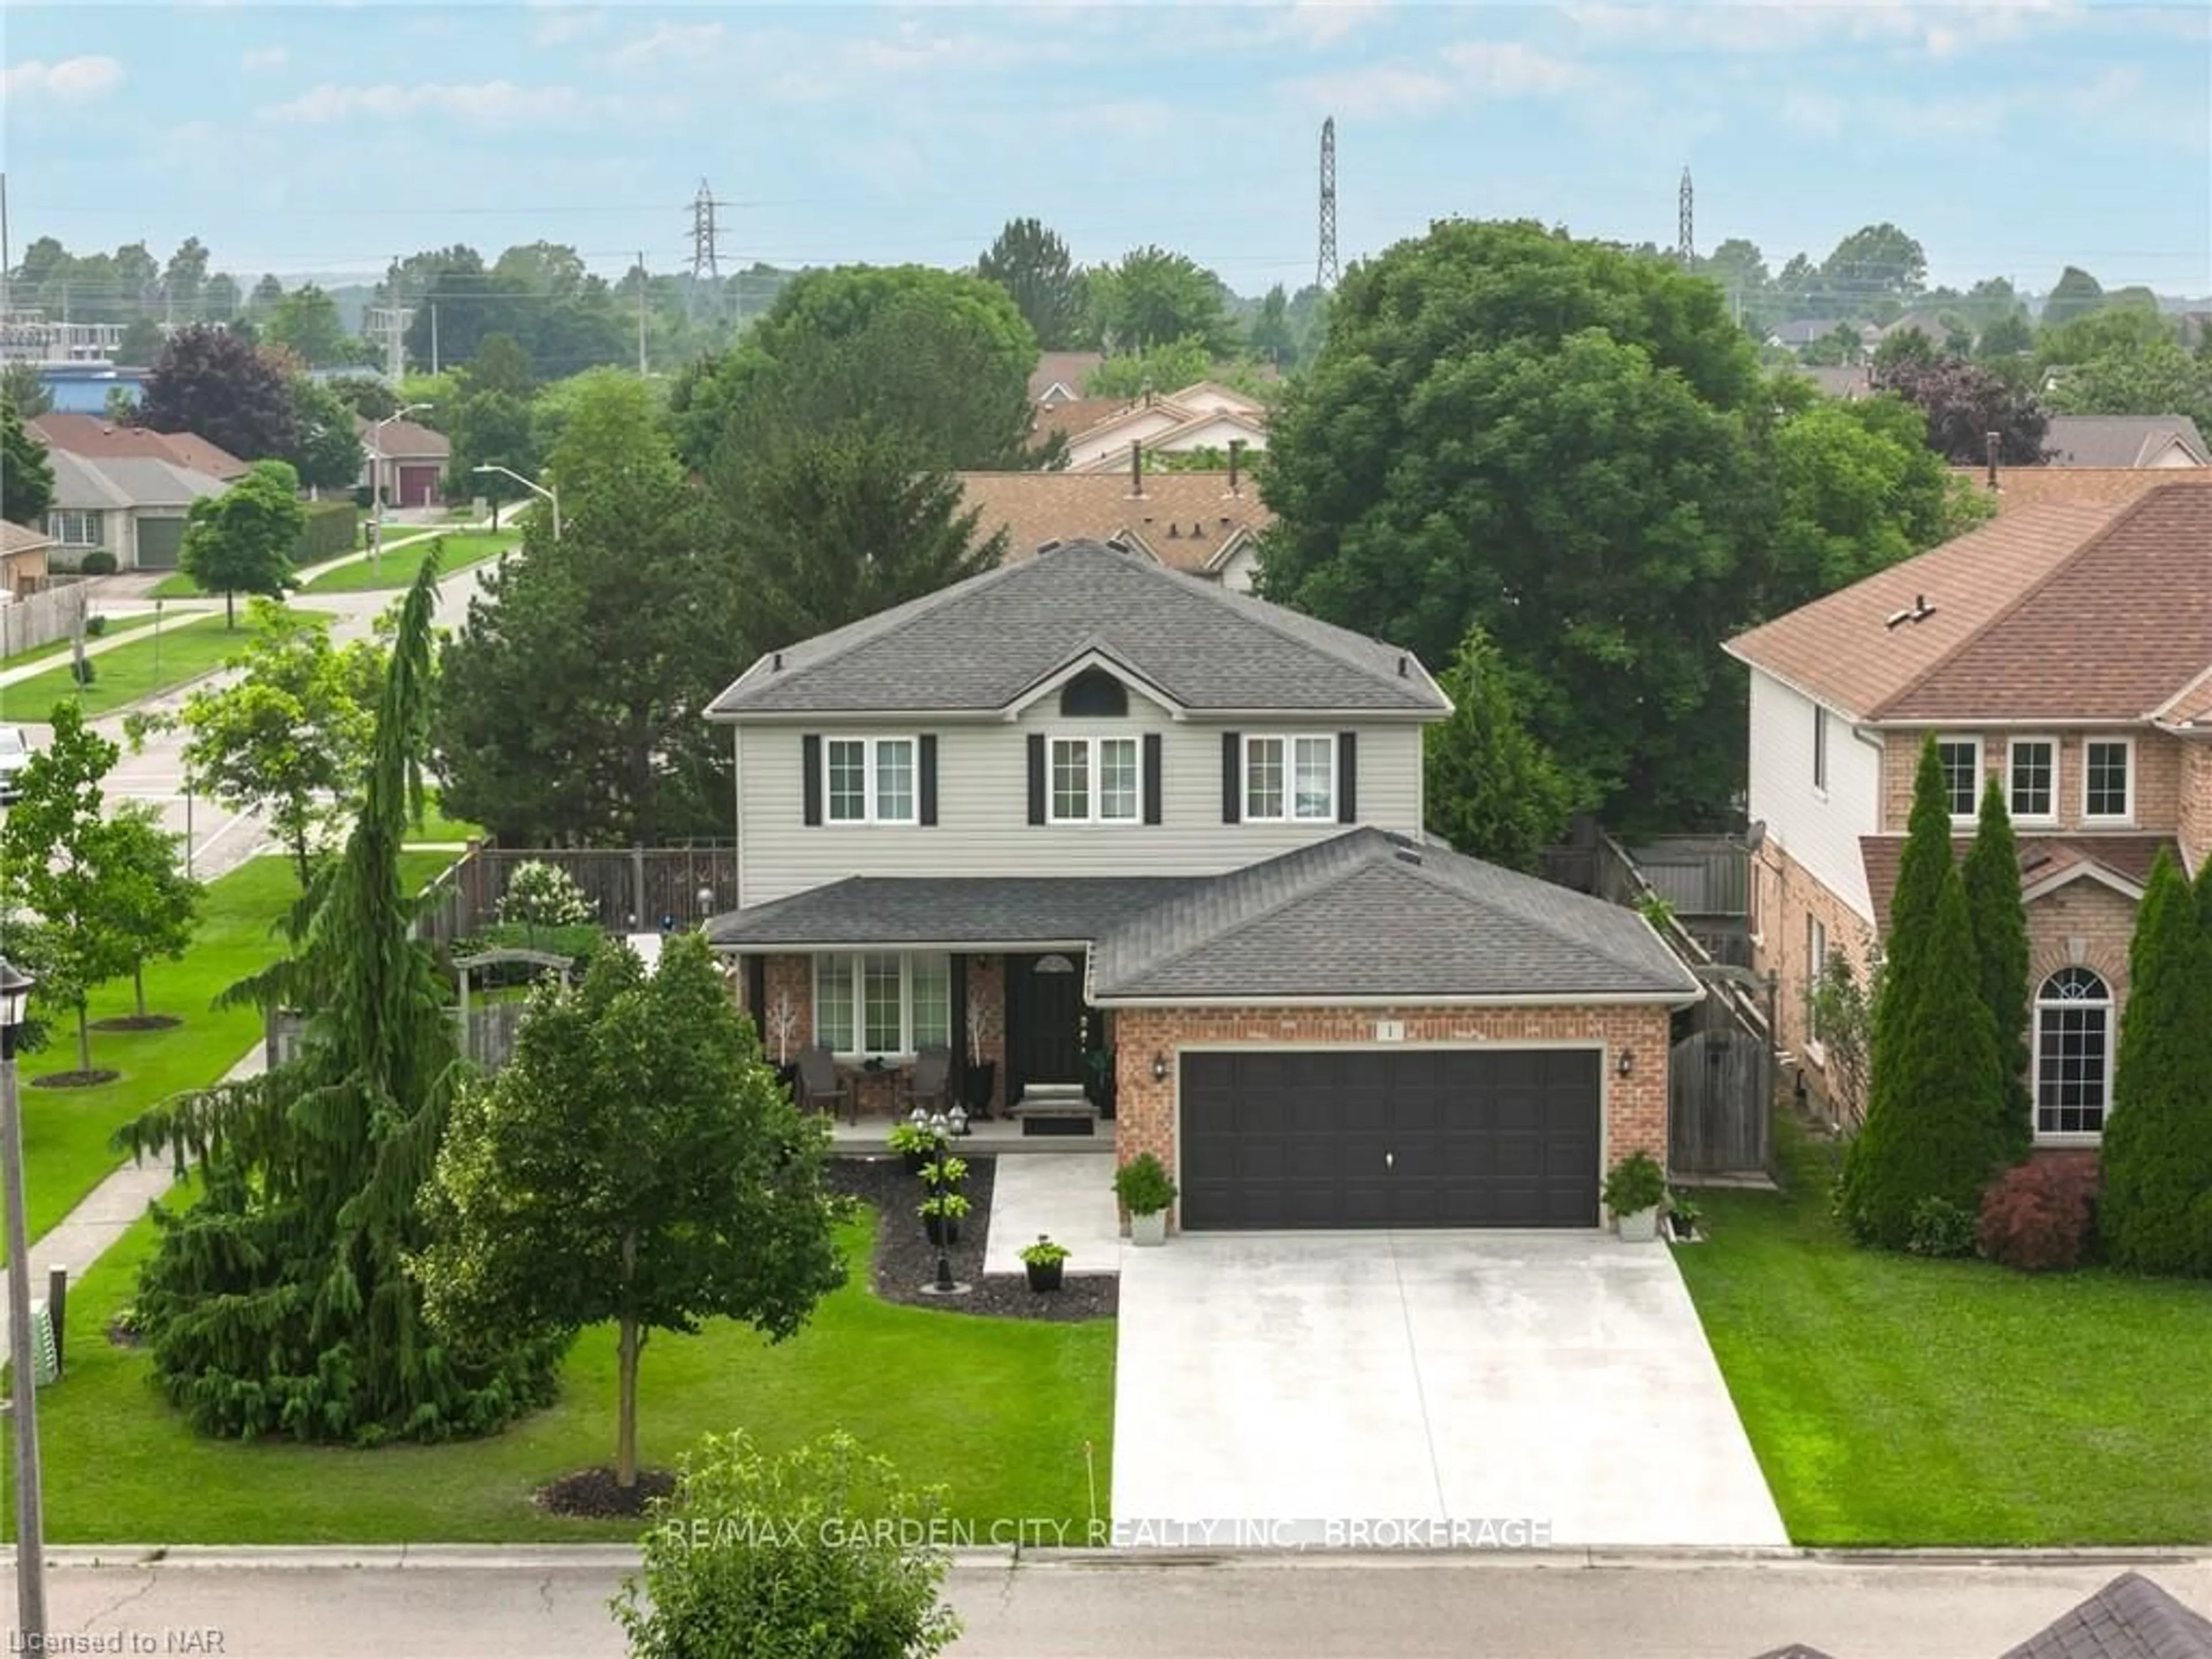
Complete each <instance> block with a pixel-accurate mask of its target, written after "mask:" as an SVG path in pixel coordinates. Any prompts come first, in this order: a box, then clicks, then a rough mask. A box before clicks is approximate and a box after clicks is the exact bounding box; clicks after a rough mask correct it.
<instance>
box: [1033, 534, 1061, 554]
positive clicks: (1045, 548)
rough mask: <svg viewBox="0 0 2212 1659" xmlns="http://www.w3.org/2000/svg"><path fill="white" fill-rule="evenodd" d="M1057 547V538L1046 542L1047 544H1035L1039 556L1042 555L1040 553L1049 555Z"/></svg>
mask: <svg viewBox="0 0 2212 1659" xmlns="http://www.w3.org/2000/svg"><path fill="white" fill-rule="evenodd" d="M1059 545H1060V539H1059V538H1058V537H1054V538H1053V539H1052V540H1051V541H1048V542H1039V543H1038V544H1037V551H1038V552H1039V553H1041V554H1042V553H1049V552H1051V551H1052V550H1054V548H1056V547H1058V546H1059Z"/></svg>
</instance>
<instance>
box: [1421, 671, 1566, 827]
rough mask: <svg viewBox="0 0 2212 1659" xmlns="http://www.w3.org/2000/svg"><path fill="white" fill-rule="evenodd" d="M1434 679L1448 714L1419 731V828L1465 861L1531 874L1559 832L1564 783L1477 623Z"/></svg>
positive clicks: (1563, 817) (1562, 822)
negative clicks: (1422, 806)
mask: <svg viewBox="0 0 2212 1659" xmlns="http://www.w3.org/2000/svg"><path fill="white" fill-rule="evenodd" d="M1437 684H1438V686H1439V687H1440V688H1441V689H1442V690H1443V693H1444V695H1445V696H1449V698H1450V699H1451V700H1452V713H1451V717H1450V718H1449V720H1443V721H1442V722H1440V723H1439V724H1437V725H1435V726H1430V727H1429V728H1428V730H1427V731H1426V732H1424V733H1423V734H1422V748H1423V752H1424V755H1425V760H1424V763H1423V764H1424V768H1425V774H1426V777H1425V781H1426V785H1427V787H1426V791H1425V793H1426V794H1427V797H1428V809H1429V826H1428V827H1429V828H1430V829H1433V830H1435V831H1436V832H1437V834H1438V835H1440V836H1443V838H1444V839H1445V840H1446V841H1447V842H1450V843H1451V845H1452V847H1453V848H1454V849H1455V850H1456V851H1458V852H1462V853H1465V854H1468V856H1469V857H1471V858H1478V859H1487V860H1490V861H1491V862H1492V863H1493V864H1502V865H1504V866H1506V867H1507V868H1509V869H1513V870H1534V868H1535V867H1536V864H1537V860H1538V856H1539V855H1540V854H1541V853H1542V852H1543V850H1544V849H1545V848H1547V847H1553V846H1556V845H1558V843H1559V841H1560V839H1561V838H1562V836H1564V835H1565V831H1566V828H1567V821H1568V819H1569V817H1571V816H1572V814H1573V811H1574V807H1575V801H1574V794H1573V791H1572V789H1571V787H1570V785H1569V784H1568V782H1567V780H1566V778H1565V775H1563V774H1562V773H1561V772H1560V770H1559V764H1558V763H1557V762H1555V761H1554V760H1553V758H1552V756H1551V754H1550V751H1548V750H1546V749H1545V747H1544V745H1543V744H1541V743H1539V742H1537V741H1536V739H1535V738H1533V737H1531V736H1530V735H1529V733H1528V728H1527V727H1526V726H1523V725H1522V723H1521V716H1520V712H1519V709H1518V708H1517V706H1516V702H1515V701H1514V693H1513V685H1512V676H1511V673H1510V670H1509V669H1508V667H1507V665H1506V664H1505V663H1504V660H1503V659H1501V658H1500V657H1499V655H1498V650H1497V647H1494V646H1492V644H1491V643H1490V641H1489V640H1488V639H1487V638H1486V637H1485V635H1484V634H1483V632H1482V630H1481V629H1480V628H1479V627H1478V628H1474V629H1469V630H1468V635H1467V637H1466V638H1465V639H1464V640H1462V641H1460V647H1459V650H1458V652H1457V653H1456V654H1455V656H1454V657H1453V658H1452V661H1451V666H1450V667H1449V668H1448V669H1446V670H1445V671H1444V672H1443V673H1442V674H1441V675H1439V676H1438V677H1437Z"/></svg>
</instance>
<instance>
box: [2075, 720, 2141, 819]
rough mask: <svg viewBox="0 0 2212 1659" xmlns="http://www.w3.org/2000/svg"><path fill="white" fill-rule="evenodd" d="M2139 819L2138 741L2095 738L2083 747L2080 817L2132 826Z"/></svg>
mask: <svg viewBox="0 0 2212 1659" xmlns="http://www.w3.org/2000/svg"><path fill="white" fill-rule="evenodd" d="M2135 816H2136V742H2135V739H2134V738H2090V739H2089V740H2088V741H2087V743H2085V744H2082V745H2081V817H2082V818H2083V820H2084V821H2085V822H2089V823H2134V822H2135Z"/></svg>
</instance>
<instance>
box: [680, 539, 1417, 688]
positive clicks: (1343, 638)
mask: <svg viewBox="0 0 2212 1659" xmlns="http://www.w3.org/2000/svg"><path fill="white" fill-rule="evenodd" d="M1094 648H1095V649H1098V650H1101V651H1103V652H1105V653H1108V654H1109V655H1111V656H1112V657H1114V658H1115V659H1118V660H1120V661H1121V662H1123V663H1126V664H1127V665H1128V666H1129V667H1130V668H1131V669H1133V670H1134V671H1136V672H1137V673H1138V674H1139V675H1141V676H1143V677H1144V678H1146V679H1147V680H1149V681H1151V682H1152V684H1155V685H1157V686H1158V687H1159V688H1160V689H1161V690H1163V691H1164V692H1166V693H1167V694H1168V695H1169V696H1171V697H1173V698H1174V699H1175V700H1176V701H1177V702H1180V703H1182V705H1183V706H1184V707H1186V708H1194V709H1218V710H1224V711H1229V710H1245V709H1256V710H1273V709H1281V710H1285V711H1297V710H1314V711H1322V710H1327V711H1332V712H1334V711H1344V712H1354V711H1358V712H1373V713H1376V714H1414V715H1419V714H1429V713H1434V714H1441V713H1442V712H1443V710H1444V708H1445V706H1446V705H1445V702H1444V700H1443V696H1442V695H1441V694H1440V693H1439V692H1438V691H1437V689H1436V687H1435V685H1434V684H1432V683H1431V680H1430V679H1429V677H1428V676H1427V675H1426V674H1425V672H1423V671H1422V669H1421V666H1420V665H1419V663H1418V662H1415V661H1414V660H1413V659H1412V657H1411V656H1410V655H1409V654H1408V653H1403V652H1401V651H1399V650H1398V649H1397V648H1396V647H1393V646H1388V645H1384V644H1382V643H1380V642H1379V641H1375V640H1370V639H1367V638H1364V637H1363V636H1362V635H1358V634H1354V633H1352V632H1350V631H1349V630H1347V629H1341V628H1336V627H1333V626H1331V625H1330V624H1328V623H1322V622H1316V621H1315V620H1314V619H1313V618H1312V617H1305V616H1301V615H1299V614H1298V613H1297V612H1296V611H1286V610H1285V609H1283V608H1282V607H1281V606H1279V605H1269V604H1267V602H1266V601H1264V600H1261V599H1255V598H1253V597H1252V596H1251V595H1249V594H1246V593H1237V592H1228V591H1225V589H1223V588H1222V587H1221V586H1219V585H1218V583H1214V582H1208V581H1202V580H1198V579H1197V578H1195V577H1193V576H1188V575H1185V574H1182V572H1180V571H1176V570H1170V569H1165V568H1162V567H1161V566H1159V565H1158V564H1156V563H1154V562H1152V560H1150V559H1147V558H1146V557H1145V556H1143V555H1142V554H1140V553H1135V552H1127V551H1123V550H1119V549H1115V548H1110V547H1108V546H1106V545H1104V544H1103V543H1099V542H1069V543H1067V544H1064V545H1062V546H1060V547H1059V548H1056V549H1054V550H1053V551H1051V552H1050V553H1048V554H1044V555H1042V556H1039V557H1036V558H1033V559H1027V560H1024V561H1023V562H1020V563H1019V564H1015V565H1011V566H1007V567H1005V568H1000V569H998V570H993V571H989V572H987V573H985V574H982V575H980V576H975V577H971V578H970V579H969V580H967V581H964V582H957V583H955V584H954V585H953V586H951V587H947V588H944V589H942V590H940V591H939V592H935V593H931V594H927V595H926V596H924V597H923V598H921V599H915V600H912V601H910V602H909V603H908V604H906V605H898V606H896V607H894V608H893V609H891V610H890V611H883V612H880V613H879V614H878V615H876V616H873V617H868V618H866V620H864V621H861V622H858V623H853V624H852V625H851V626H849V627H847V628H841V629H836V631H834V632H832V633H829V634H823V635H819V636H817V638H814V639H811V640H805V641H801V642H800V643H799V644H797V645H795V646H793V647H789V648H788V649H787V650H785V651H783V652H781V653H778V654H777V655H776V656H773V657H769V658H766V659H763V660H761V661H759V662H757V663H755V664H754V665H752V666H751V667H750V669H748V670H747V671H745V673H744V676H743V677H742V678H739V679H738V681H737V683H736V684H733V685H732V686H731V687H730V688H729V689H728V690H726V691H724V692H723V693H722V694H721V696H719V697H717V698H716V699H715V700H714V702H713V704H712V705H711V706H710V708H709V710H708V712H709V713H710V714H720V715H725V716H731V717H737V718H742V717H743V716H744V715H746V714H808V713H813V714H835V713H843V712H848V711H849V712H853V713H867V712H877V711H898V712H927V711H931V710H945V711H952V710H987V709H997V708H1005V707H1006V705H1007V704H1008V703H1010V702H1013V701H1014V700H1015V699H1016V698H1018V697H1019V696H1021V694H1022V693H1023V692H1024V691H1025V690H1030V688H1031V687H1033V686H1035V685H1036V684H1038V683H1039V682H1040V681H1042V680H1044V679H1046V678H1048V677H1049V676H1050V675H1051V674H1053V672H1054V671H1056V670H1058V669H1060V668H1061V667H1062V666H1064V665H1066V663H1067V662H1069V661H1070V660H1071V659H1073V658H1074V657H1076V656H1078V655H1079V654H1081V653H1083V652H1084V651H1085V650H1086V649H1094ZM779 660H780V662H781V666H778V662H779Z"/></svg>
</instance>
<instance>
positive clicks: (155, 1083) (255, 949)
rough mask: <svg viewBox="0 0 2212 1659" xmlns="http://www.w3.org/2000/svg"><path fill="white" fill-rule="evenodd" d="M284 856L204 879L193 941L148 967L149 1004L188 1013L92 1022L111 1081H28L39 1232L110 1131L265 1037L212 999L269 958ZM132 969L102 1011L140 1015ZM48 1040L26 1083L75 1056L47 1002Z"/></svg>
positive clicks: (105, 993) (422, 874)
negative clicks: (140, 1027) (124, 1026)
mask: <svg viewBox="0 0 2212 1659" xmlns="http://www.w3.org/2000/svg"><path fill="white" fill-rule="evenodd" d="M400 857H401V860H402V862H401V866H400V875H401V878H402V879H403V880H404V881H405V882H407V883H408V884H409V885H410V887H413V888H416V889H420V888H421V887H422V886H423V885H424V884H427V883H428V881H429V880H430V879H431V878H433V877H435V876H436V875H437V874H438V873H439V872H441V871H442V870H444V869H445V868H446V866H447V865H449V864H450V863H452V861H453V860H452V859H451V857H450V856H449V855H448V854H444V853H404V854H401V855H400ZM299 890H300V889H299V883H298V881H297V879H296V878H295V876H294V875H293V872H292V866H291V862H290V860H287V859H283V858H276V857H263V858H258V859H252V860H248V861H247V862H246V863H245V864H243V865H241V866H239V867H238V868H237V869H235V870H234V871H232V872H230V873H229V874H228V875H226V876H222V877H220V878H217V879H216V880H214V881H211V882H210V883H209V884H208V885H207V897H206V899H205V900H204V902H203V903H202V905H201V908H200V921H199V926H198V928H197V931H196V933H194V936H193V940H192V947H191V950H190V951H187V952H186V953H185V957H184V959H183V960H182V961H180V962H159V963H153V964H152V965H151V966H149V968H148V969H146V1009H147V1012H149V1013H155V1014H167V1015H171V1016H173V1018H177V1019H179V1020H180V1021H181V1022H182V1024H177V1025H173V1026H170V1027H168V1028H167V1029H166V1030H158V1031H94V1033H93V1034H92V1063H93V1065H94V1066H96V1067H99V1068H100V1069H101V1070H103V1071H111V1072H120V1073H122V1076H120V1077H119V1078H118V1079H116V1080H115V1081H114V1082H112V1083H104V1084H101V1085H100V1086H98V1087H97V1088H91V1089H40V1088H33V1087H26V1088H25V1089H24V1090H23V1091H22V1100H23V1158H24V1188H25V1194H24V1199H25V1205H26V1214H27V1217H28V1219H29V1232H30V1236H31V1237H33V1239H35V1238H37V1237H40V1235H41V1234H43V1233H45V1232H46V1231H47V1230H48V1229H49V1228H51V1227H52V1226H53V1225H55V1224H56V1223H57V1222H58V1221H60V1220H61V1219H62V1218H63V1217H64V1216H66V1215H67V1214H68V1213H69V1212H70V1211H71V1210H73V1209H75V1208H76V1206H77V1204H78V1202H79V1201H80V1200H82V1198H83V1197H84V1195H85V1194H87V1193H88V1192H90V1191H91V1190H92V1189H93V1188H94V1187H97V1186H98V1185H99V1184H100V1182H102V1181H103V1180H105V1179H106V1177H107V1176H108V1174H109V1173H110V1172H111V1171H112V1170H114V1169H115V1168H116V1166H117V1165H118V1164H120V1163H121V1162H122V1160H121V1158H118V1156H117V1154H116V1153H115V1152H113V1151H112V1149H111V1148H110V1146H109V1145H108V1139H109V1137H110V1136H112V1134H113V1133H115V1131H116V1130H117V1129H118V1128H119V1127H121V1126H122V1125H124V1124H125V1123H127V1122H129V1121H131V1119H132V1118H134V1117H136V1116H137V1115H138V1114H139V1113H140V1112H142V1111H143V1110H144V1109H146V1108H147V1107H149V1106H151V1105H153V1104H155V1103H156V1102H159V1101H161V1100H165V1099H167V1097H169V1096H171V1095H173V1094H176V1093H178V1092H179V1091H183V1090H186V1089H197V1088H204V1087H205V1086H206V1085H209V1084H211V1083H214V1082H216V1081H217V1080H218V1079H221V1078H222V1075H223V1073H226V1072H228V1071H229V1070H230V1068H231V1067H232V1066H235V1065H236V1064H237V1063H238V1061H239V1060H240V1057H241V1056H242V1055H244V1054H245V1053H246V1050H247V1049H248V1048H252V1046H253V1045H254V1044H255V1043H256V1042H259V1041H260V1040H261V1036H262V1026H261V1016H260V1014H259V1013H258V1012H256V1011H254V1010H253V1009H251V1008H228V1009H223V1010H222V1011H220V1012H218V1011H217V1010H216V1009H215V1008H213V1007H211V1006H210V1004H212V1003H213V1002H214V1000H215V999H216V996H217V995H219V994H221V993H222V992H223V991H224V990H226V989H228V987H230V986H232V985H234V984H235V983H236V982H237V981H240V980H241V979H244V978H245V977H246V975H249V974H252V973H255V972H258V970H259V969H262V968H264V967H265V966H266V965H267V964H268V963H270V962H272V961H274V960H275V959H276V956H277V954H278V953H279V951H280V949H281V947H282V945H283V940H282V939H281V937H280V936H279V935H278V933H276V928H277V927H279V926H280V925H281V924H282V922H283V920H284V918H285V916H286V915H288V914H289V912H290V910H291V908H292V902H293V901H294V900H295V898H296V897H297V896H299ZM45 1012H46V1017H47V1022H48V1029H49V1032H50V1035H49V1036H48V1039H47V1042H46V1047H45V1048H41V1049H40V1050H39V1052H38V1053H36V1054H27V1055H25V1056H24V1057H23V1060H22V1075H23V1079H24V1081H25V1083H26V1084H28V1083H30V1082H31V1081H32V1080H33V1079H36V1078H39V1077H41V1076H45V1075H46V1074H48V1073H54V1072H65V1071H74V1070H75V1069H76V1018H75V1017H74V1016H72V1015H70V1014H68V1013H66V1012H60V1011H58V1010H55V1009H52V1008H48V1009H46V1011H45ZM136 1012H137V999H136V998H135V997H134V995H133V994H132V992H131V982H130V981H128V980H118V981H114V982H112V983H111V984H108V985H105V986H102V987H100V989H99V990H97V991H95V992H94V993H93V996H92V1006H91V1013H92V1018H94V1019H95V1020H100V1019H110V1018H116V1017H118V1016H120V1015H126V1014H135V1013H136Z"/></svg>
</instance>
